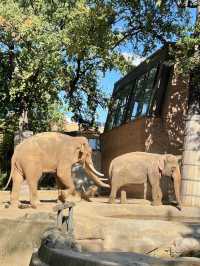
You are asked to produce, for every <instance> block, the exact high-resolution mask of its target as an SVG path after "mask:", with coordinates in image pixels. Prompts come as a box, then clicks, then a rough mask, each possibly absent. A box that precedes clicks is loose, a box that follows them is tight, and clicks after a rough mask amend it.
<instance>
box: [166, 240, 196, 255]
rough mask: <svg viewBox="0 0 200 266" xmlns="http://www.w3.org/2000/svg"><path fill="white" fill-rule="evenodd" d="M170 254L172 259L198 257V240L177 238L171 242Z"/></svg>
mask: <svg viewBox="0 0 200 266" xmlns="http://www.w3.org/2000/svg"><path fill="white" fill-rule="evenodd" d="M170 252H171V256H173V257H179V256H182V257H183V256H187V257H188V256H191V257H193V256H194V257H195V256H198V257H200V240H199V239H195V238H182V237H180V238H177V239H175V240H174V241H173V244H172V246H171V249H170Z"/></svg>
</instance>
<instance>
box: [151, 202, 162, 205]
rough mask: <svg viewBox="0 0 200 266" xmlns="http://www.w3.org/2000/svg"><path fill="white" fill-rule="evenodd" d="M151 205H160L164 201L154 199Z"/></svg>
mask: <svg viewBox="0 0 200 266" xmlns="http://www.w3.org/2000/svg"><path fill="white" fill-rule="evenodd" d="M151 205H152V206H160V205H162V202H161V201H152V203H151Z"/></svg>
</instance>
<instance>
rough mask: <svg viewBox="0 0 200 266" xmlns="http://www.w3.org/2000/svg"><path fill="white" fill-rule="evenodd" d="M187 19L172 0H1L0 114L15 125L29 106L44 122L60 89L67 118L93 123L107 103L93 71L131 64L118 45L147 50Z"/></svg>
mask: <svg viewBox="0 0 200 266" xmlns="http://www.w3.org/2000/svg"><path fill="white" fill-rule="evenodd" d="M187 23H188V16H187V15H186V11H185V10H183V9H178V8H177V5H176V1H174V0H165V1H156V0H151V1H147V0H142V1H139V0H131V1H123V0H107V1H103V0H72V1H66V0H51V1H48V0H35V1H32V0H9V1H8V0H1V2H0V98H1V105H0V119H1V121H2V122H4V125H5V126H8V125H9V124H12V125H15V124H16V123H17V121H18V120H17V118H18V117H19V116H20V115H21V114H22V113H23V112H24V111H25V110H28V117H29V118H31V125H30V127H31V129H33V130H35V131H40V130H44V128H45V129H46V128H47V122H48V119H49V117H51V115H49V113H51V112H52V105H54V104H55V102H57V103H58V102H59V97H58V94H59V93H60V92H61V91H64V92H65V96H64V98H65V101H66V103H67V104H68V106H69V110H70V111H72V112H73V113H74V119H75V120H77V121H85V120H86V121H88V122H90V123H91V124H93V123H94V116H95V112H96V109H97V107H98V106H99V105H100V106H102V107H105V106H106V103H107V96H106V95H105V94H104V93H103V92H102V90H101V88H100V87H99V86H98V80H99V76H100V74H101V73H105V72H106V71H109V70H112V69H118V70H120V71H121V72H122V73H125V72H126V71H127V69H129V68H130V64H129V63H128V62H127V61H126V60H125V58H124V57H123V55H122V50H123V47H124V46H125V45H128V46H131V49H132V51H134V52H137V53H138V52H139V53H140V54H143V55H146V54H147V53H149V52H151V51H152V50H153V49H155V48H156V46H157V45H160V44H165V43H166V42H167V41H171V40H176V39H177V38H179V37H181V36H182V35H183V34H184V28H185V25H186V24H187ZM58 105H59V103H58ZM11 122H12V123H11Z"/></svg>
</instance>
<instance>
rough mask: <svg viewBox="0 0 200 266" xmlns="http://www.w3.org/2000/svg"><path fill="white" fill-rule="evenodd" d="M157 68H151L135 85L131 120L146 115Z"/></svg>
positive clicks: (152, 92)
mask: <svg viewBox="0 0 200 266" xmlns="http://www.w3.org/2000/svg"><path fill="white" fill-rule="evenodd" d="M156 73H157V67H153V68H152V69H151V70H150V71H149V72H147V73H145V74H143V75H142V76H141V77H140V78H139V79H138V80H137V81H136V84H135V88H134V91H133V101H132V111H131V119H135V118H136V117H138V116H144V115H147V113H148V110H149V106H150V103H151V99H152V95H153V94H154V81H155V76H156Z"/></svg>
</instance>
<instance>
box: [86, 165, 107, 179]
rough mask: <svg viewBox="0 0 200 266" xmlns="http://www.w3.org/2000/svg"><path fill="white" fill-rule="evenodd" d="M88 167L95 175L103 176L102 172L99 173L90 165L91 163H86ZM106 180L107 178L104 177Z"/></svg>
mask: <svg viewBox="0 0 200 266" xmlns="http://www.w3.org/2000/svg"><path fill="white" fill-rule="evenodd" d="M88 167H89V168H90V170H91V171H92V172H93V173H94V174H96V175H98V176H102V177H103V176H104V174H101V173H99V172H98V171H97V170H96V169H95V168H94V166H93V165H92V164H88ZM106 180H107V179H106Z"/></svg>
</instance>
